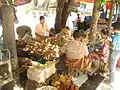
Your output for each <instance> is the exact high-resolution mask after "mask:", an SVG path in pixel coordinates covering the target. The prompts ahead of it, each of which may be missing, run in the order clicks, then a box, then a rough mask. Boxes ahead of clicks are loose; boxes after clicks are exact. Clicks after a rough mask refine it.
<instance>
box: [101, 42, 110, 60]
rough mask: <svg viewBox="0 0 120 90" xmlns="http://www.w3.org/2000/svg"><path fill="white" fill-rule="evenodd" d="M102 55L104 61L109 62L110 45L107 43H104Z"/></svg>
mask: <svg viewBox="0 0 120 90" xmlns="http://www.w3.org/2000/svg"><path fill="white" fill-rule="evenodd" d="M102 55H103V60H104V61H107V60H108V58H109V45H108V44H107V43H104V44H103V46H102Z"/></svg>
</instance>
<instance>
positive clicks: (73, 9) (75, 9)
mask: <svg viewBox="0 0 120 90" xmlns="http://www.w3.org/2000/svg"><path fill="white" fill-rule="evenodd" d="M71 12H75V13H78V12H79V11H78V9H77V7H74V8H72V10H71Z"/></svg>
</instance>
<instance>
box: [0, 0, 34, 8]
mask: <svg viewBox="0 0 120 90" xmlns="http://www.w3.org/2000/svg"><path fill="white" fill-rule="evenodd" d="M6 1H7V0H6ZM31 1H32V0H15V4H14V5H24V4H27V3H29V2H31ZM1 6H2V2H1V0H0V7H1Z"/></svg>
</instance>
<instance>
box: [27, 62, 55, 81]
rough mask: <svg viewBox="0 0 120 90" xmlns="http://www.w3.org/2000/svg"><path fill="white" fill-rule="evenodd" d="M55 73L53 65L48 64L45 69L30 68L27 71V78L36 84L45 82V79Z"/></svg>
mask: <svg viewBox="0 0 120 90" xmlns="http://www.w3.org/2000/svg"><path fill="white" fill-rule="evenodd" d="M55 72H56V68H55V63H50V64H49V65H47V67H35V66H32V67H31V68H29V69H28V70H27V77H28V79H30V80H33V81H36V82H39V83H40V82H45V80H46V79H47V78H49V77H50V76H51V75H53V74H54V73H55Z"/></svg>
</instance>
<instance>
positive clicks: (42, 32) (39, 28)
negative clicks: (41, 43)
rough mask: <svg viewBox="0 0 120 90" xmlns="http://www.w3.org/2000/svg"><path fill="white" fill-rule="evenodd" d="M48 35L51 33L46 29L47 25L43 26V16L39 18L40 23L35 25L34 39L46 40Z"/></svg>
mask: <svg viewBox="0 0 120 90" xmlns="http://www.w3.org/2000/svg"><path fill="white" fill-rule="evenodd" d="M49 34H52V35H53V33H52V32H51V31H50V29H49V28H48V26H47V24H45V18H44V16H40V23H39V24H37V25H36V31H35V35H36V38H38V39H39V38H42V39H46V38H47V37H49Z"/></svg>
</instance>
